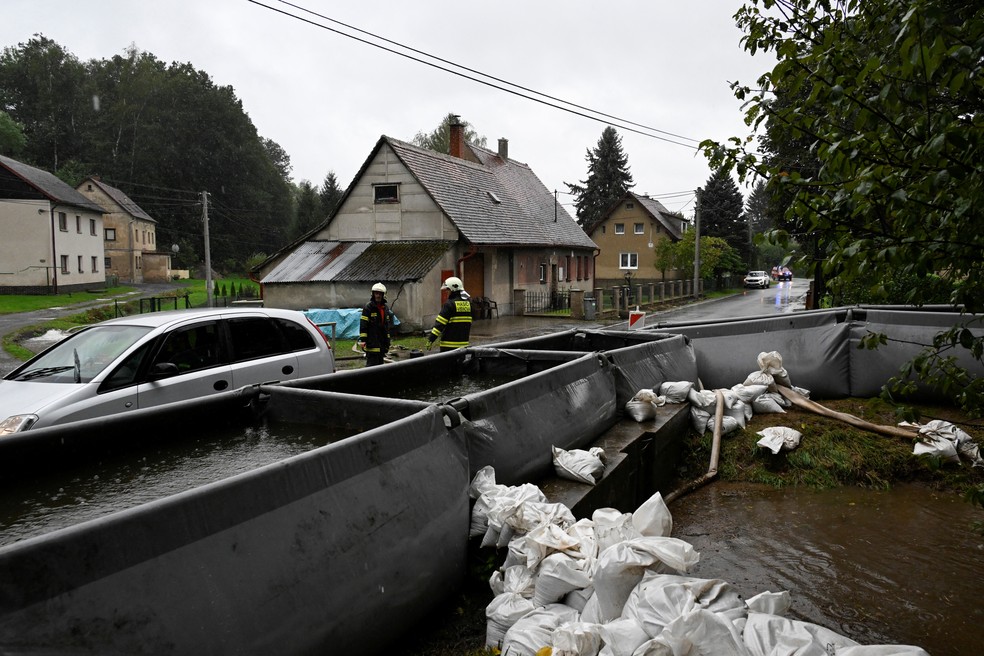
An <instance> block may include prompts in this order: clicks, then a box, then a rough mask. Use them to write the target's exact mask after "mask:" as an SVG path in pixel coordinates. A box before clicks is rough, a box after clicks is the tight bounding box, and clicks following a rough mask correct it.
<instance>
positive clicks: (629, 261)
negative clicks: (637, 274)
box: [618, 253, 639, 269]
mask: <svg viewBox="0 0 984 656" xmlns="http://www.w3.org/2000/svg"><path fill="white" fill-rule="evenodd" d="M618 268H619V269H638V268H639V254H638V253H619V255H618Z"/></svg>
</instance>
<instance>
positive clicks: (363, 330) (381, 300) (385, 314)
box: [359, 282, 393, 367]
mask: <svg viewBox="0 0 984 656" xmlns="http://www.w3.org/2000/svg"><path fill="white" fill-rule="evenodd" d="M392 325H393V315H391V314H390V311H389V308H388V307H386V285H384V284H383V283H381V282H377V283H376V284H375V285H373V286H372V298H371V299H370V300H369V302H368V303H367V304H366V306H365V307H364V308H362V318H361V319H360V321H359V346H360V347H361V348H362V350H363V351H364V352H365V354H366V366H367V367H373V366H375V365H377V364H383V358H384V357H385V356H386V353H388V352H389V347H390V326H392Z"/></svg>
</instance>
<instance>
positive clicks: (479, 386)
mask: <svg viewBox="0 0 984 656" xmlns="http://www.w3.org/2000/svg"><path fill="white" fill-rule="evenodd" d="M517 378H518V377H517V376H504V375H493V374H486V373H471V374H462V375H461V376H457V377H450V378H446V379H443V380H441V379H438V380H417V381H411V382H409V383H408V384H406V385H404V386H402V387H398V388H396V389H395V390H394V393H393V395H394V396H395V397H396V398H399V399H407V400H411V401H424V402H425V403H442V402H444V401H450V400H451V399H457V398H461V397H463V396H466V395H468V394H474V393H476V392H484V391H485V390H489V389H492V388H493V387H499V386H501V385H505V384H506V383H510V382H512V381H514V380H516V379H517Z"/></svg>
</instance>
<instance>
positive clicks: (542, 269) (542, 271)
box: [540, 264, 547, 284]
mask: <svg viewBox="0 0 984 656" xmlns="http://www.w3.org/2000/svg"><path fill="white" fill-rule="evenodd" d="M545 282H547V265H546V264H541V265H540V284H543V283H545Z"/></svg>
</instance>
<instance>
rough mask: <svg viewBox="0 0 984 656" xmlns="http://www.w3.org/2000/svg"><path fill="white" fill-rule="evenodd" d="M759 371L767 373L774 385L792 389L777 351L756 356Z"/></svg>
mask: <svg viewBox="0 0 984 656" xmlns="http://www.w3.org/2000/svg"><path fill="white" fill-rule="evenodd" d="M758 366H759V371H761V372H763V373H767V374H769V375H771V376H772V378H773V380H775V382H776V385H781V386H782V387H792V383H790V382H789V374H788V373H786V370H785V369H784V368H783V366H782V356H781V355H780V354H779V352H778V351H769V352H767V353H766V352H763V353H759V354H758Z"/></svg>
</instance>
